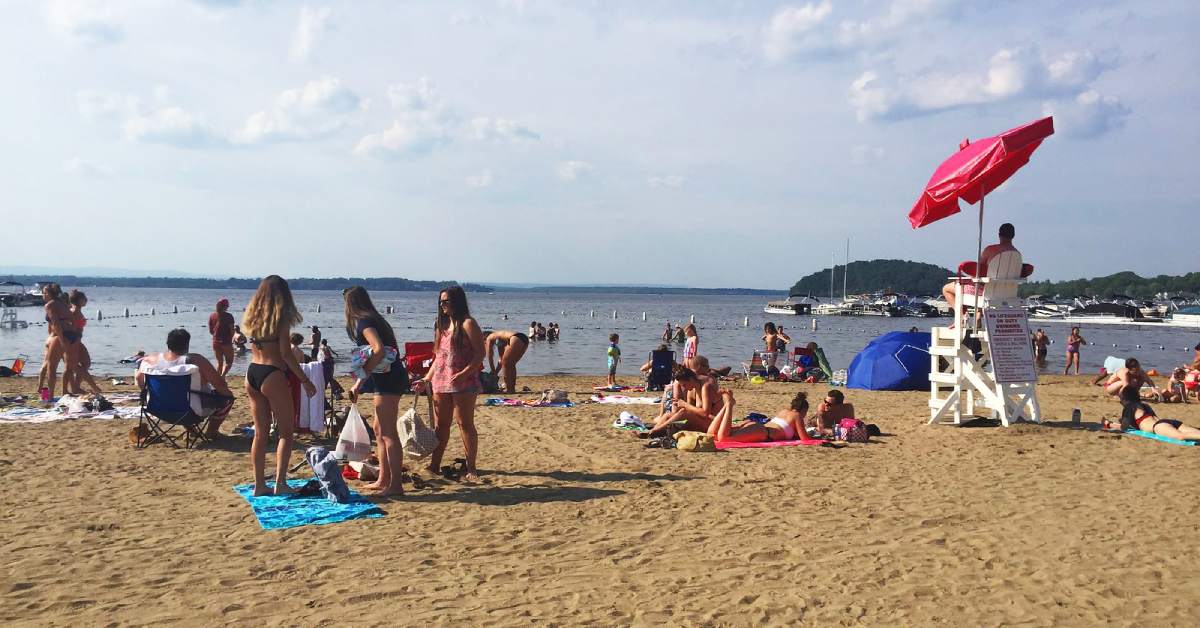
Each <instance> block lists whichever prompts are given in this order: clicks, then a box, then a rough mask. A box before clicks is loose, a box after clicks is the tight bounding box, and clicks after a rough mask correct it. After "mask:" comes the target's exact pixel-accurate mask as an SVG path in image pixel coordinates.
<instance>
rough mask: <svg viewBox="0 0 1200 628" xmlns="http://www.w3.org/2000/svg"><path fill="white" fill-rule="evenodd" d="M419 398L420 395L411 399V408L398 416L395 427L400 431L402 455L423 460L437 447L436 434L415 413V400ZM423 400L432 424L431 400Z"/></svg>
mask: <svg viewBox="0 0 1200 628" xmlns="http://www.w3.org/2000/svg"><path fill="white" fill-rule="evenodd" d="M420 398H421V395H416V396H414V397H413V407H411V408H409V409H408V411H406V412H405V413H404V414H402V415H400V421H399V422H398V423H397V426H396V427H397V428H398V429H399V431H400V445H401V447H403V448H404V455H406V456H408V457H410V458H425V457H427V456H429V454H432V453H433V450H435V449H437V446H438V437H437V432H435V431H433V429H432V428H430V427H429V426H428V425H426V424H425V421H423V420H422V419H421V415H420V414H418V413H417V400H418V399H420ZM425 398H426V399H427V400H428V401H429V405H428V407H429V421H430V422H431V423H432V422H433V398H432V397H429V396H426V397H425Z"/></svg>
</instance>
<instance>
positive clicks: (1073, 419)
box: [1071, 408, 1080, 427]
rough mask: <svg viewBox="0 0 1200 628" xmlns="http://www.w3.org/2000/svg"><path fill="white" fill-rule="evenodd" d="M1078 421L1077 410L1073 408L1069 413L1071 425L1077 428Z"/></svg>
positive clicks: (1078, 414) (1078, 413)
mask: <svg viewBox="0 0 1200 628" xmlns="http://www.w3.org/2000/svg"><path fill="white" fill-rule="evenodd" d="M1079 419H1080V412H1079V408H1075V409H1074V410H1072V411H1071V424H1072V425H1074V426H1076V427H1078V426H1079Z"/></svg>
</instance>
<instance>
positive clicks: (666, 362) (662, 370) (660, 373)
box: [646, 351, 675, 390]
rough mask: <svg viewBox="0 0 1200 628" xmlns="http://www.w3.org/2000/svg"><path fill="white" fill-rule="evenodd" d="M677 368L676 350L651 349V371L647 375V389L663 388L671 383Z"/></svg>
mask: <svg viewBox="0 0 1200 628" xmlns="http://www.w3.org/2000/svg"><path fill="white" fill-rule="evenodd" d="M674 368H675V352H674V351H651V352H650V372H649V373H648V374H647V375H646V390H662V389H663V388H665V387H666V386H667V384H670V383H671V373H672V371H673V370H674Z"/></svg>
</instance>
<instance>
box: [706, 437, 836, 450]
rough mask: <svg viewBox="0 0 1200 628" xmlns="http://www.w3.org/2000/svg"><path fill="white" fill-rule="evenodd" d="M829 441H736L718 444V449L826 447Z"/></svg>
mask: <svg viewBox="0 0 1200 628" xmlns="http://www.w3.org/2000/svg"><path fill="white" fill-rule="evenodd" d="M826 442H828V441H823V440H821V439H818V438H806V439H804V440H771V441H766V442H761V443H739V442H737V441H734V440H726V441H719V442H717V444H716V446H717V449H763V448H766V447H795V446H796V445H824V444H825V443H826Z"/></svg>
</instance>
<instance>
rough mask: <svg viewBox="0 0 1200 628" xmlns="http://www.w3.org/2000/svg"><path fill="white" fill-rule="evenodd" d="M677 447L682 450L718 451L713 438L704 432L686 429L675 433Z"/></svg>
mask: <svg viewBox="0 0 1200 628" xmlns="http://www.w3.org/2000/svg"><path fill="white" fill-rule="evenodd" d="M675 449H680V450H682V451H716V450H717V446H716V444H715V443H714V442H713V439H712V437H711V436H709V435H708V434H705V433H704V432H689V431H687V430H684V431H682V432H678V433H676V434H675Z"/></svg>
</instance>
